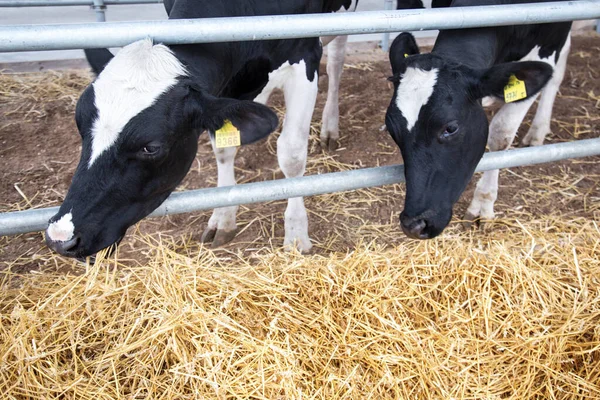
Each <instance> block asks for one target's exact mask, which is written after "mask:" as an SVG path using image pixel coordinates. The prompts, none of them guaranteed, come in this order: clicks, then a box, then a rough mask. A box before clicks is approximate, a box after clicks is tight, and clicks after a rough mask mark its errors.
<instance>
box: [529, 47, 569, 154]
mask: <svg viewBox="0 0 600 400" xmlns="http://www.w3.org/2000/svg"><path fill="white" fill-rule="evenodd" d="M570 48H571V37H570V36H569V37H568V38H567V41H566V42H565V45H564V46H563V48H562V50H561V51H560V55H559V58H558V62H557V63H556V67H555V68H554V73H553V74H552V78H551V79H550V81H548V83H547V84H546V86H545V87H544V90H542V94H541V96H540V102H539V104H538V108H537V112H536V113H535V117H534V118H533V122H532V123H531V128H529V131H528V132H527V135H525V137H524V138H523V140H522V141H521V145H523V146H540V145H542V144H544V139H545V138H546V135H547V134H548V133H550V122H551V121H552V107H553V106H554V99H555V98H556V94H557V93H558V89H559V88H560V84H561V83H562V80H563V77H564V76H565V70H566V68H567V58H568V55H569V50H570Z"/></svg>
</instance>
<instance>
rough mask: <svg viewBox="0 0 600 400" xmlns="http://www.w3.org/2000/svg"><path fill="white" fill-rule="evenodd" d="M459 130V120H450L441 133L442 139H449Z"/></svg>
mask: <svg viewBox="0 0 600 400" xmlns="http://www.w3.org/2000/svg"><path fill="white" fill-rule="evenodd" d="M458 131H459V127H458V122H457V121H452V122H449V123H448V124H446V126H445V127H444V131H443V132H442V133H441V135H440V139H441V140H442V141H446V140H449V139H450V138H452V137H453V136H454V135H456V134H457V133H458Z"/></svg>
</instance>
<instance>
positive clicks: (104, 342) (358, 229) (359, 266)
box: [0, 39, 600, 400]
mask: <svg viewBox="0 0 600 400" xmlns="http://www.w3.org/2000/svg"><path fill="white" fill-rule="evenodd" d="M574 43H575V41H574ZM582 43H583V42H582ZM585 43H587V42H585ZM585 43H584V44H585ZM590 43H592V44H589V45H588V44H586V46H582V48H583V47H585V51H586V53H585V54H588V53H587V52H593V54H596V53H597V52H598V51H600V49H598V48H597V44H596V43H597V42H592V40H591V39H590ZM594 46H595V47H594ZM578 54H579V55H578ZM585 54H584V52H581V51H580V52H574V53H573V55H572V58H571V59H570V61H569V62H570V68H569V72H568V78H567V79H566V83H565V84H564V85H563V87H562V88H561V95H560V96H559V103H558V104H557V107H555V115H554V120H553V131H554V135H553V136H551V137H550V140H551V141H562V140H570V139H573V138H585V137H593V136H597V135H598V130H597V120H598V115H599V112H598V110H599V109H600V103H599V102H598V95H597V94H596V93H597V92H598V90H597V89H596V86H595V85H596V84H595V83H594V82H597V79H595V78H597V70H596V69H595V68H594V64H593V63H591V62H588V60H591V59H593V57H591V56H590V57H588V56H585ZM590 54H591V53H590ZM584 56H585V57H584ZM582 60H583V61H582ZM584 61H585V62H584ZM578 63H579V64H578ZM348 68H349V69H348V70H347V71H346V73H345V74H346V75H347V76H350V77H351V78H350V79H347V80H346V81H345V82H346V83H345V84H344V85H343V88H342V89H343V92H342V93H343V94H344V93H345V94H344V95H343V97H342V112H343V113H344V115H345V116H344V118H343V121H342V122H343V123H344V124H347V126H344V127H343V128H344V132H345V134H344V135H345V136H344V137H342V146H343V148H342V149H341V150H340V151H338V152H335V153H334V154H325V153H321V151H320V147H319V143H318V139H317V137H318V126H315V127H314V132H313V135H312V137H311V142H310V147H309V153H310V157H309V163H308V166H307V173H308V174H316V173H325V172H331V171H339V170H348V169H355V168H361V167H364V166H373V165H379V164H382V165H383V164H387V163H390V162H397V161H398V153H397V149H396V148H395V145H393V143H391V142H390V139H389V138H388V137H387V136H388V135H383V134H377V133H373V129H371V128H372V127H373V126H378V124H380V123H381V121H380V120H379V119H378V118H379V116H371V115H367V114H365V112H364V110H361V109H356V107H355V106H356V104H355V101H354V100H353V98H355V94H357V93H358V94H360V95H361V99H362V100H363V101H367V100H368V104H369V107H371V109H382V110H383V109H385V107H384V106H383V103H385V98H384V97H385V96H383V97H382V96H381V95H380V93H383V92H384V91H385V90H386V87H385V85H386V84H387V81H385V76H387V75H386V74H388V73H389V71H388V70H387V69H388V68H389V66H388V65H387V64H386V63H366V64H353V65H350V66H348ZM367 72H368V73H369V74H372V73H375V76H376V77H375V78H373V76H372V75H369V74H367ZM377 74H379V75H381V76H378V75H377ZM367 75H368V76H367ZM89 79H90V76H89V75H88V74H82V73H81V72H77V73H75V72H73V73H71V72H66V73H48V74H39V75H30V76H29V75H28V76H25V75H17V76H14V75H13V76H8V75H1V74H0V99H2V100H3V101H0V110H2V111H3V112H4V116H6V120H5V121H3V122H2V124H0V125H1V126H0V134H2V135H6V136H2V137H0V139H2V140H4V137H6V138H7V141H8V144H7V145H6V146H15V147H14V148H10V147H4V148H2V149H0V157H3V158H2V160H3V163H4V164H3V165H4V166H5V171H3V172H4V173H5V175H3V176H2V181H1V182H0V183H1V185H2V188H3V196H6V199H8V200H4V203H5V204H3V205H0V209H2V210H3V211H5V210H15V209H21V208H29V207H32V206H33V207H42V206H49V205H56V204H58V202H59V200H60V199H61V198H62V196H64V192H65V191H66V188H67V187H68V177H69V176H70V174H71V173H72V171H73V170H74V168H75V167H76V164H77V156H78V149H77V145H78V139H77V138H76V135H74V134H73V130H74V126H73V123H72V111H73V107H74V104H75V99H76V98H77V96H78V94H79V92H80V91H81V89H82V88H83V87H84V86H85V85H86V84H87V82H89ZM348 82H349V84H348ZM347 84H348V85H347ZM346 85H347V86H346ZM353 85H354V86H353ZM590 86H593V87H590ZM373 87H376V88H377V90H372V88H373ZM363 88H364V91H363ZM367 89H368V90H367ZM344 90H345V91H347V92H349V93H346V92H344ZM371 92H373V93H374V94H373V96H372V97H371V98H366V97H365V95H366V94H367V93H371ZM353 96H354V97H353ZM321 103H322V102H321ZM380 103H381V104H380ZM275 107H276V108H277V109H278V111H279V112H280V113H281V109H279V107H278V105H277V104H275ZM318 114H319V112H316V113H315V115H317V116H318ZM317 119H318V117H317ZM22 121H28V122H27V123H23V122H22ZM34 129H35V130H36V131H33V130H34ZM46 129H53V131H52V134H47V135H45V136H44V144H45V147H46V148H47V150H48V152H50V151H51V150H56V149H60V150H59V151H55V152H54V153H43V152H42V151H43V150H46V149H42V150H40V151H41V153H37V151H38V150H37V147H36V146H37V144H38V143H39V139H38V137H37V135H38V134H45V133H46ZM38 131H39V133H38ZM28 135H29V136H28ZM70 136H73V138H72V139H70V140H71V141H70V142H68V141H67V138H69V137H70ZM14 137H19V138H23V137H30V142H26V143H25V142H24V141H23V140H21V141H19V142H18V143H16V142H14V140H13V138H14ZM10 140H13V141H12V142H11V141H10ZM275 141H276V135H273V137H271V138H270V139H269V140H268V141H267V143H266V144H265V143H263V144H261V146H263V147H261V149H263V150H261V153H260V154H261V160H260V161H261V162H260V165H259V164H258V163H255V161H256V160H255V156H254V152H256V151H257V150H255V148H252V147H250V148H249V149H242V150H241V151H240V157H239V158H242V159H245V161H244V162H240V163H238V164H237V167H238V168H237V172H238V176H240V183H243V182H246V181H253V180H263V179H272V178H275V177H280V176H281V173H280V171H278V170H277V169H276V168H277V167H276V156H275ZM2 143H3V144H4V141H2ZM61 145H62V147H60V146H61ZM265 148H266V149H267V150H268V151H266V152H265V151H264V149H265ZM32 149H33V150H34V151H32ZM8 153H15V154H18V156H19V157H18V158H19V159H17V160H13V159H11V158H10V157H4V155H5V154H8ZM63 153H65V154H63ZM9 155H10V154H9ZM23 155H25V156H27V157H29V158H25V159H22V158H21V157H22V156H23ZM30 155H31V156H30ZM61 157H62V158H61ZM263 158H264V159H263ZM24 160H25V161H24ZM40 160H41V161H40ZM207 160H208V161H207ZM213 164H214V163H213V161H212V154H210V148H209V146H207V145H206V143H204V144H202V143H201V149H200V151H199V156H198V160H197V163H195V164H194V167H193V168H192V171H191V172H190V175H189V176H188V180H186V181H185V182H184V184H183V187H185V188H193V187H206V186H210V185H211V184H214V181H211V179H212V180H214V176H215V170H214V165H213ZM22 165H26V167H22ZM597 165H598V160H597V159H595V158H592V159H586V160H572V161H565V162H561V163H556V164H552V165H544V166H536V167H528V168H514V169H511V170H504V171H502V173H501V175H502V176H501V181H500V182H501V188H500V198H499V199H498V202H497V204H496V210H497V215H498V217H499V219H498V220H497V221H496V222H495V223H493V224H490V223H488V224H486V225H485V226H486V227H489V228H491V229H480V230H477V231H464V230H463V229H462V228H461V227H460V224H458V223H457V222H456V221H455V222H453V223H452V224H451V226H450V227H449V229H447V230H446V231H445V233H444V234H443V235H442V236H441V237H440V238H437V239H434V240H431V241H428V242H415V241H410V240H406V239H405V238H404V237H403V235H402V233H401V232H400V230H399V228H398V215H397V213H398V212H399V211H400V209H401V201H402V198H403V195H404V191H403V187H402V186H401V185H391V186H387V187H382V188H371V189H364V190H358V191H353V192H349V193H336V194H329V195H324V196H316V197H312V198H309V199H307V200H306V203H307V209H308V211H309V213H310V215H309V218H310V219H311V222H310V223H311V230H312V231H311V237H312V238H313V240H314V244H315V252H316V254H312V255H309V256H302V255H299V254H295V253H284V252H281V251H280V250H279V247H280V244H281V243H282V240H283V238H282V236H283V226H282V221H281V214H282V211H283V209H284V207H285V202H270V203H266V204H262V205H251V206H241V207H240V212H239V218H238V223H239V226H240V228H241V232H240V234H239V236H238V238H236V240H235V241H234V243H232V244H231V245H228V246H226V247H225V248H224V249H218V250H212V249H209V248H206V247H203V246H202V245H201V244H199V240H198V238H199V235H200V232H201V228H202V227H203V226H204V224H205V221H206V219H207V218H208V215H210V213H208V212H204V213H195V214H190V215H186V216H171V217H167V218H161V219H152V220H148V221H145V222H143V223H142V224H139V225H138V226H136V228H135V229H133V232H131V234H130V235H129V237H128V239H126V240H125V241H124V243H122V245H121V246H120V248H119V249H118V251H117V253H116V254H115V255H114V256H112V257H110V258H108V259H106V258H102V257H101V258H100V260H99V261H97V263H96V264H95V265H87V266H82V265H80V264H76V263H75V262H74V261H72V260H66V259H64V258H61V257H58V256H56V255H55V254H52V253H51V252H49V250H48V249H46V248H45V247H44V246H43V240H42V238H41V235H40V234H28V235H21V236H18V237H10V238H9V237H4V238H0V398H8V399H50V398H61V399H62V398H64V399H94V400H96V399H117V398H119V399H120V398H123V399H146V398H153V399H186V398H206V399H304V398H311V399H312V398H314V399H363V398H372V399H392V398H393V399H490V400H492V399H494V400H495V399H519V400H520V399H595V398H600V254H599V253H600V230H599V228H598V224H597V221H598V218H599V217H600V195H599V194H598V187H600V186H599V185H600V169H599V167H597ZM19 169H20V171H18V172H19V173H17V172H14V171H13V170H19ZM190 178H191V179H190ZM15 191H18V195H17V194H15V193H16V192H15ZM464 197H465V199H466V200H465V199H463V200H461V202H459V204H458V205H457V210H456V214H457V215H460V214H461V212H463V211H464V209H465V207H466V204H468V200H469V199H470V195H469V193H467V194H466V195H465V196H464ZM3 199H5V197H3ZM194 232H195V233H194Z"/></svg>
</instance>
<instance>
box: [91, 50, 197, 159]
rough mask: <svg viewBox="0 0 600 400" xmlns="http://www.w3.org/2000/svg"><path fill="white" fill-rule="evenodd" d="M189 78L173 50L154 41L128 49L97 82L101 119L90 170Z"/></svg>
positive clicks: (95, 130) (94, 136) (94, 134)
mask: <svg viewBox="0 0 600 400" xmlns="http://www.w3.org/2000/svg"><path fill="white" fill-rule="evenodd" d="M182 75H186V70H185V67H184V66H183V65H182V64H181V63H180V62H179V60H178V59H177V57H175V55H174V54H173V53H172V52H171V50H170V49H169V48H168V47H167V46H165V45H162V44H158V45H153V44H152V41H151V40H150V39H145V40H140V41H137V42H135V43H132V44H130V45H128V46H125V47H124V48H123V49H122V50H121V51H120V52H119V53H118V54H117V55H116V56H115V57H114V58H113V59H112V60H111V61H110V62H109V63H108V64H107V65H106V68H104V70H103V71H102V72H101V73H100V75H99V76H98V79H96V81H95V82H94V84H93V86H94V94H95V97H96V100H95V106H96V108H97V110H98V118H97V119H96V120H95V121H94V125H93V127H92V155H91V156H90V160H89V163H88V168H89V167H91V166H92V164H93V163H94V161H95V160H96V159H97V158H98V157H99V156H100V154H102V153H103V152H104V151H105V150H106V149H108V148H109V147H110V146H112V145H113V144H114V143H115V142H116V140H117V138H118V137H119V133H120V132H121V130H122V129H123V127H125V125H126V124H127V122H129V120H131V118H133V117H135V116H136V115H137V114H139V113H140V112H141V111H143V110H144V109H146V108H148V107H150V106H151V105H152V104H154V102H155V101H156V99H157V98H158V97H159V96H160V95H161V94H162V93H164V92H165V91H166V90H167V89H169V88H170V87H171V86H173V85H175V83H176V82H177V77H179V76H182Z"/></svg>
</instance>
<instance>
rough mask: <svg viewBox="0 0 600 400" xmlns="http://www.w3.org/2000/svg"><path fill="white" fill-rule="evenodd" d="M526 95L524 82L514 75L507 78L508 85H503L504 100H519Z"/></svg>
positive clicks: (508, 101)
mask: <svg viewBox="0 0 600 400" xmlns="http://www.w3.org/2000/svg"><path fill="white" fill-rule="evenodd" d="M525 97H527V90H526V89H525V82H523V81H521V80H519V79H518V78H517V77H516V76H514V75H511V76H510V78H508V85H506V86H504V102H505V103H512V102H513V101H517V100H521V99H524V98H525Z"/></svg>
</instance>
